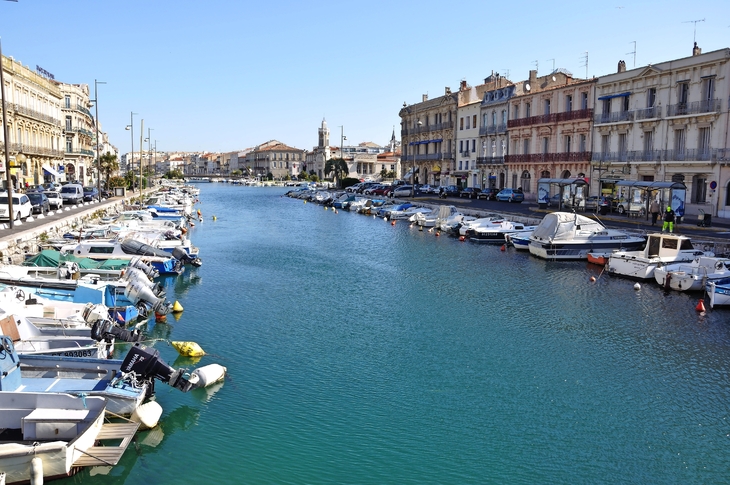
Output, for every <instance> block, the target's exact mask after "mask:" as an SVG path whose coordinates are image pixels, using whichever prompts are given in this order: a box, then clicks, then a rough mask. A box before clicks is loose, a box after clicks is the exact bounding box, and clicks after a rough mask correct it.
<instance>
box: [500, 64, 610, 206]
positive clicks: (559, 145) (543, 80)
mask: <svg viewBox="0 0 730 485" xmlns="http://www.w3.org/2000/svg"><path fill="white" fill-rule="evenodd" d="M595 84H596V79H595V78H594V79H588V80H586V79H575V78H573V75H572V74H571V73H570V72H568V71H566V70H564V69H556V70H554V71H553V72H552V73H550V74H548V75H545V76H540V77H538V76H537V70H531V71H530V75H529V79H528V80H527V81H522V82H521V86H520V89H521V92H522V93H521V94H519V95H516V96H514V97H513V98H512V99H511V100H510V102H509V108H508V109H509V115H508V116H509V119H508V120H507V129H508V134H509V146H508V150H509V154H508V155H506V158H505V166H506V170H507V172H508V178H507V185H508V186H509V187H512V188H517V187H519V188H521V189H522V191H523V192H524V193H525V199H526V200H536V192H537V190H536V189H537V180H538V179H540V178H562V179H567V178H576V177H578V178H580V177H589V176H590V161H591V149H590V147H591V125H592V121H593V99H594V96H593V94H594V89H595Z"/></svg>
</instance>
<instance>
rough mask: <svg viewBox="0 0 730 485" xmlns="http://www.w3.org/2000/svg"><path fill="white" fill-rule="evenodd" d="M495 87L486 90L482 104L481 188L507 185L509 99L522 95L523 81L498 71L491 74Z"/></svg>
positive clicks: (478, 158)
mask: <svg viewBox="0 0 730 485" xmlns="http://www.w3.org/2000/svg"><path fill="white" fill-rule="evenodd" d="M490 77H491V78H492V81H493V82H494V86H495V87H494V88H493V89H490V90H488V91H485V92H484V94H483V96H482V101H481V103H480V106H479V114H480V116H479V118H480V120H481V121H480V124H479V142H478V143H477V147H478V149H479V150H480V152H479V156H478V157H477V168H478V170H479V178H480V179H481V181H482V182H481V187H482V188H484V187H496V188H499V189H503V188H505V187H507V185H506V184H507V170H506V166H505V163H504V162H505V156H506V155H507V148H508V143H509V139H508V136H507V121H508V120H509V102H510V100H511V99H512V98H514V97H515V96H519V95H521V94H523V92H522V87H523V83H519V84H513V83H512V82H511V81H510V80H508V79H506V78H505V77H502V76H500V75H499V74H494V73H492V75H491V76H490ZM487 79H490V78H487Z"/></svg>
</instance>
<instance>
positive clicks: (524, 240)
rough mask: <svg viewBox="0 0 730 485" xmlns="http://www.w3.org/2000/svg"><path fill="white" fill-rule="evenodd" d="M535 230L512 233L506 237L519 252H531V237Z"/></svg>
mask: <svg viewBox="0 0 730 485" xmlns="http://www.w3.org/2000/svg"><path fill="white" fill-rule="evenodd" d="M533 231H534V229H530V230H527V231H519V232H512V233H510V234H506V235H505V236H504V238H505V240H506V241H507V243H509V244H512V247H514V248H515V249H516V250H518V251H529V250H530V236H532V232H533Z"/></svg>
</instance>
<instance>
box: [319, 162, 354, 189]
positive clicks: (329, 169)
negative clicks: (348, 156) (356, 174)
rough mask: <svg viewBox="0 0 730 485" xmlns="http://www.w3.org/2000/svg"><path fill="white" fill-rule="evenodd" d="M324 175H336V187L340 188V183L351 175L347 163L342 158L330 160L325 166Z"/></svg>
mask: <svg viewBox="0 0 730 485" xmlns="http://www.w3.org/2000/svg"><path fill="white" fill-rule="evenodd" d="M324 173H325V174H327V175H329V174H330V173H332V174H334V177H333V178H334V181H335V187H338V186H339V181H340V180H341V179H342V178H343V177H345V176H346V175H348V174H349V173H350V170H349V169H348V168H347V162H346V161H345V160H344V159H342V158H330V159H329V160H327V162H325V164H324Z"/></svg>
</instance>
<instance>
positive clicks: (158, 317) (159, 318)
mask: <svg viewBox="0 0 730 485" xmlns="http://www.w3.org/2000/svg"><path fill="white" fill-rule="evenodd" d="M165 320H167V316H166V315H161V314H159V313H155V321H156V322H164V321H165Z"/></svg>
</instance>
